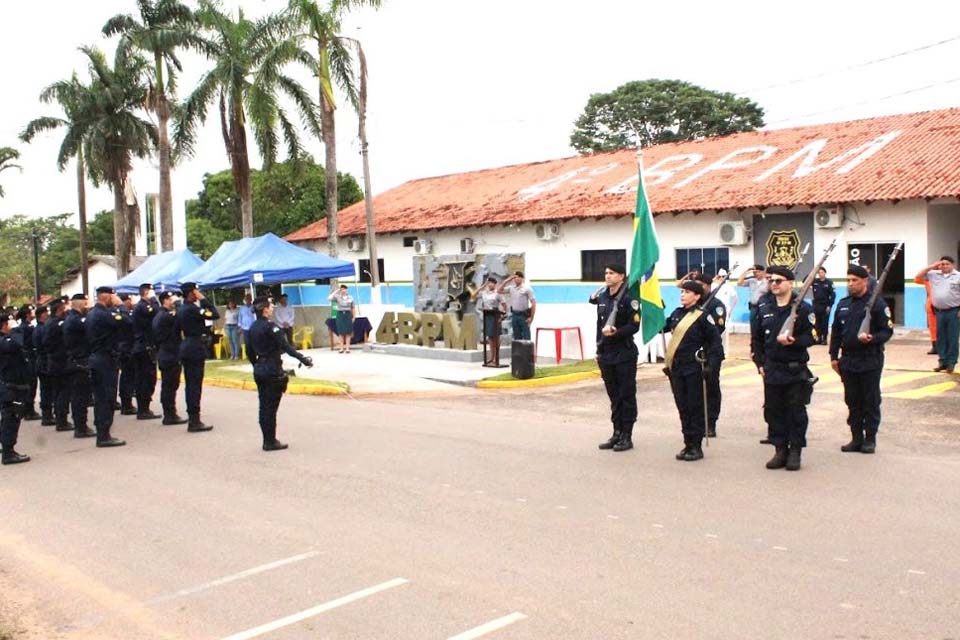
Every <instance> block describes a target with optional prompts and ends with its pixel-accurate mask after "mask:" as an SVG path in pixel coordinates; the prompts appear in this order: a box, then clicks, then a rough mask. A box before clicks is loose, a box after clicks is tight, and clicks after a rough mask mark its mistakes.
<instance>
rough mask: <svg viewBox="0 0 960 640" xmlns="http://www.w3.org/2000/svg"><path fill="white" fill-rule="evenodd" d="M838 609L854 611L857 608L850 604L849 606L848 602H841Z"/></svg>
mask: <svg viewBox="0 0 960 640" xmlns="http://www.w3.org/2000/svg"><path fill="white" fill-rule="evenodd" d="M840 608H841V609H856V608H857V607H856V605H852V604H850V603H849V602H841V603H840Z"/></svg>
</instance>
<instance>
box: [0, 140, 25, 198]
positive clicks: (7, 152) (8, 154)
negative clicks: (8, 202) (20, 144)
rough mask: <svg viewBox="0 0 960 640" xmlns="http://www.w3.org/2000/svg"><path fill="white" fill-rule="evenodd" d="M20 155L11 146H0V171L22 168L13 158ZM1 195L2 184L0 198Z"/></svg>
mask: <svg viewBox="0 0 960 640" xmlns="http://www.w3.org/2000/svg"><path fill="white" fill-rule="evenodd" d="M19 157H20V152H19V151H17V150H16V149H12V148H11V147H0V173H3V172H4V171H6V170H7V169H22V167H21V166H20V165H18V164H14V162H13V161H14V160H16V159H17V158H19ZM2 197H3V185H0V198H2Z"/></svg>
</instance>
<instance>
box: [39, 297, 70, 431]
mask: <svg viewBox="0 0 960 640" xmlns="http://www.w3.org/2000/svg"><path fill="white" fill-rule="evenodd" d="M66 315H67V301H66V300H64V299H59V300H54V301H53V302H51V303H50V319H49V320H47V322H46V324H44V326H43V334H42V335H43V350H44V351H45V352H46V354H47V375H48V376H49V379H50V392H51V393H52V394H53V415H54V421H55V422H56V427H57V431H72V430H73V425H72V424H71V423H70V421H69V420H68V417H69V414H70V395H71V391H72V390H71V384H72V380H73V379H72V377H71V376H72V373H71V372H70V371H69V370H68V369H67V346H66V343H65V342H64V340H63V324H64V319H65V318H66Z"/></svg>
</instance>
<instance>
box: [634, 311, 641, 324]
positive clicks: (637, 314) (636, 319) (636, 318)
mask: <svg viewBox="0 0 960 640" xmlns="http://www.w3.org/2000/svg"><path fill="white" fill-rule="evenodd" d="M633 321H634V322H640V314H639V313H635V314H633Z"/></svg>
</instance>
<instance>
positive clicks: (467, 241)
mask: <svg viewBox="0 0 960 640" xmlns="http://www.w3.org/2000/svg"><path fill="white" fill-rule="evenodd" d="M473 248H474V242H473V238H463V239H462V240H460V253H473Z"/></svg>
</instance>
